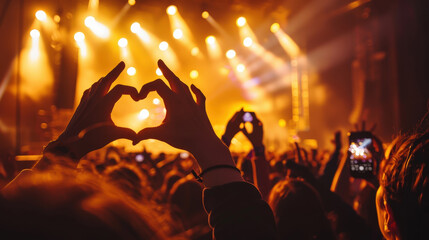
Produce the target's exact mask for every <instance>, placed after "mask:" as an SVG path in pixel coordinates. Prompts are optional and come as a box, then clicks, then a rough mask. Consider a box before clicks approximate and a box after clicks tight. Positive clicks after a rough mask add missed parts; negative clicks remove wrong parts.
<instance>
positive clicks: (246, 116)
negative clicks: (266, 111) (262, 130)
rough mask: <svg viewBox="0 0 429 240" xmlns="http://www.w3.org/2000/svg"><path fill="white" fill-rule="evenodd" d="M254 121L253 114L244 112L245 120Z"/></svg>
mask: <svg viewBox="0 0 429 240" xmlns="http://www.w3.org/2000/svg"><path fill="white" fill-rule="evenodd" d="M252 121H253V116H252V114H251V113H250V112H245V113H244V114H243V122H252Z"/></svg>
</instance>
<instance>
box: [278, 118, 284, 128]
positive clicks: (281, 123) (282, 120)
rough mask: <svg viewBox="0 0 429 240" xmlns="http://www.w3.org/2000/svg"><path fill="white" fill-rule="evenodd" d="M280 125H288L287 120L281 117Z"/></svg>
mask: <svg viewBox="0 0 429 240" xmlns="http://www.w3.org/2000/svg"><path fill="white" fill-rule="evenodd" d="M279 126H280V127H286V120H284V119H283V118H282V119H279Z"/></svg>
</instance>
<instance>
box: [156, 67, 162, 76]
mask: <svg viewBox="0 0 429 240" xmlns="http://www.w3.org/2000/svg"><path fill="white" fill-rule="evenodd" d="M155 73H156V75H158V76H162V71H161V69H159V68H157V69H156V71H155Z"/></svg>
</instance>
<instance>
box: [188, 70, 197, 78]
mask: <svg viewBox="0 0 429 240" xmlns="http://www.w3.org/2000/svg"><path fill="white" fill-rule="evenodd" d="M198 76H199V74H198V71H197V70H192V71H191V72H190V73H189V77H191V79H197V78H198Z"/></svg>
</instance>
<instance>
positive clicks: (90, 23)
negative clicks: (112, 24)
mask: <svg viewBox="0 0 429 240" xmlns="http://www.w3.org/2000/svg"><path fill="white" fill-rule="evenodd" d="M85 26H87V27H88V28H89V29H90V30H91V31H92V32H93V33H94V34H95V35H97V36H98V37H101V38H108V37H109V36H110V30H109V28H107V27H106V26H104V25H103V24H101V23H99V22H97V20H95V18H94V17H93V16H88V17H87V18H85Z"/></svg>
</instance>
